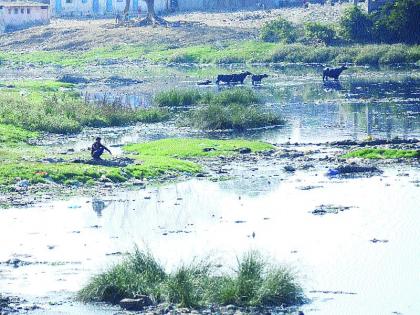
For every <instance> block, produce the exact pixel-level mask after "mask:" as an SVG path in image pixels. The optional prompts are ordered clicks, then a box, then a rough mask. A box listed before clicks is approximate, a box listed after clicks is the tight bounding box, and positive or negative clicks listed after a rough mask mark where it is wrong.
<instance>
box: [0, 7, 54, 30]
mask: <svg viewBox="0 0 420 315" xmlns="http://www.w3.org/2000/svg"><path fill="white" fill-rule="evenodd" d="M1 6H2V9H0V31H4V30H5V29H6V28H23V27H25V26H30V25H35V24H48V23H49V21H50V14H49V10H48V6H43V7H41V6H6V5H2V4H0V7H1Z"/></svg>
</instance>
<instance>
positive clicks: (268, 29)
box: [260, 18, 298, 43]
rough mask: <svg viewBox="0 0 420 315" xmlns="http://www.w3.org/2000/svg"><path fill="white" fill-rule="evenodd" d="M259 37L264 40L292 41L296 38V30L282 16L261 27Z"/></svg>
mask: <svg viewBox="0 0 420 315" xmlns="http://www.w3.org/2000/svg"><path fill="white" fill-rule="evenodd" d="M260 37H261V39H262V40H263V41H265V42H283V43H293V42H294V41H296V39H297V38H298V30H297V28H296V26H294V25H293V24H292V23H291V22H289V21H287V20H286V19H284V18H279V19H277V20H275V21H271V22H267V23H266V24H265V25H264V26H263V27H262V29H261V32H260Z"/></svg>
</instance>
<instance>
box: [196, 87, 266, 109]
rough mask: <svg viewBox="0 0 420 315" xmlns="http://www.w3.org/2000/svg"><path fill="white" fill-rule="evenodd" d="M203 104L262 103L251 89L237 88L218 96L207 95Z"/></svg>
mask: <svg viewBox="0 0 420 315" xmlns="http://www.w3.org/2000/svg"><path fill="white" fill-rule="evenodd" d="M203 102H207V103H211V104H217V105H229V104H239V105H251V104H256V103H260V102H261V100H260V98H259V97H258V95H257V94H256V93H255V92H254V91H253V90H252V89H250V88H235V89H228V90H224V91H222V92H220V93H217V94H207V95H206V96H205V97H204V98H203Z"/></svg>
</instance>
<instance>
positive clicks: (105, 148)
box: [102, 145, 112, 155]
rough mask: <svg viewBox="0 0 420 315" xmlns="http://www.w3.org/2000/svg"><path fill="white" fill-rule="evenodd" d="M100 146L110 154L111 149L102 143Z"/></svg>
mask: <svg viewBox="0 0 420 315" xmlns="http://www.w3.org/2000/svg"><path fill="white" fill-rule="evenodd" d="M102 147H103V148H104V150H106V151H108V153H109V154H111V155H112V153H111V151H110V150H109V149H108V148H107V147H106V146H104V145H102Z"/></svg>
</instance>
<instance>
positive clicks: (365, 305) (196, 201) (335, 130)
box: [0, 66, 420, 315]
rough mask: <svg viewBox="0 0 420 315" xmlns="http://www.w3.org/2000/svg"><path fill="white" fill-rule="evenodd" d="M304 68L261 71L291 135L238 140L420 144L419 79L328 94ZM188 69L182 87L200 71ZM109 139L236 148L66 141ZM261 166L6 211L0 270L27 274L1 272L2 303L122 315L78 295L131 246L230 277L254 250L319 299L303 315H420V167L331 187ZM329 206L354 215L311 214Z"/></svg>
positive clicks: (87, 135) (0, 224)
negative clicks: (7, 299)
mask: <svg viewBox="0 0 420 315" xmlns="http://www.w3.org/2000/svg"><path fill="white" fill-rule="evenodd" d="M302 67H303V66H299V67H297V68H296V69H292V70H290V69H285V68H284V67H280V66H278V67H274V68H272V67H271V68H256V70H257V71H259V72H263V71H267V72H269V73H270V74H271V77H270V78H269V79H268V80H267V81H266V82H267V83H266V84H265V85H264V86H262V87H260V88H259V89H260V91H261V93H262V94H263V95H265V97H266V100H267V106H270V107H271V108H273V110H276V111H278V112H279V113H281V114H282V115H283V116H284V117H285V118H286V119H287V124H286V125H285V126H284V127H281V128H274V129H266V130H254V131H249V132H247V133H244V134H241V135H239V136H242V137H249V138H255V139H262V140H266V141H270V142H273V143H284V142H288V141H290V142H299V143H309V142H316V143H319V142H326V141H333V140H343V139H364V138H366V137H367V136H374V137H381V138H388V139H390V138H393V137H396V136H398V137H403V138H411V137H420V101H419V99H420V84H419V83H420V80H419V77H418V71H417V70H416V69H412V68H410V69H405V68H402V69H394V70H390V71H389V72H386V71H379V70H375V69H373V70H372V69H356V70H353V72H350V73H349V74H348V75H347V76H343V78H342V81H341V84H334V83H331V84H327V85H323V84H322V82H320V80H319V78H318V72H317V71H318V69H317V68H314V67H306V68H307V69H306V68H305V69H303V70H302ZM181 70H182V69H181ZM181 70H179V71H181ZM182 71H184V70H182ZM182 71H181V75H180V76H183V77H182V78H184V79H185V76H186V74H185V73H188V71H190V70H188V71H186V70H185V71H184V72H182ZM254 72H255V70H254ZM181 81H182V82H184V83H183V84H185V85H186V86H190V85H191V84H192V83H193V80H190V81H188V80H181ZM185 82H186V83H185ZM136 88H139V89H141V87H133V88H132V89H133V90H134V89H136ZM88 89H90V87H88ZM92 89H93V88H92ZM207 89H216V87H213V86H211V87H208V88H207ZM114 90H115V91H116V92H115V93H117V92H121V93H122V91H121V90H119V89H118V88H115V89H114ZM85 92H86V91H85ZM87 92H89V91H87ZM129 92H130V91H124V93H129ZM124 95H126V94H124ZM142 102H143V99H142ZM133 105H134V106H139V104H133ZM146 105H147V104H146ZM98 133H99V134H103V135H105V139H106V141H108V143H111V144H113V145H114V146H115V147H114V149H115V150H117V151H118V148H117V147H118V146H119V145H121V144H123V143H128V142H136V141H145V140H150V139H157V138H164V137H172V136H191V135H192V136H213V137H232V136H237V134H235V135H234V134H231V133H224V134H219V133H216V134H210V135H209V134H203V133H199V132H195V131H191V130H188V129H179V128H174V126H171V125H170V124H169V125H168V124H157V125H154V126H147V125H138V126H135V127H128V128H118V129H104V130H101V131H99V130H87V131H86V132H84V133H82V134H81V135H78V136H76V137H74V138H70V139H68V138H64V139H63V138H60V141H62V142H63V141H64V142H65V143H68V146H72V147H76V148H79V149H83V148H85V147H86V146H87V145H88V144H90V141H91V138H92V137H93V135H94V134H98ZM107 136H108V138H107ZM57 141H58V140H57ZM52 143H54V141H52ZM308 146H309V145H308ZM325 150H328V148H326V149H325ZM258 168H259V169H258V170H256V171H250V170H245V169H241V168H240V166H239V168H238V170H237V171H236V176H235V178H234V179H231V180H228V181H222V182H211V181H208V180H205V179H204V180H199V179H191V180H188V181H185V182H180V183H173V184H168V185H164V186H160V187H148V188H147V189H144V190H135V191H128V192H116V193H114V194H112V195H109V196H104V197H102V198H101V199H95V198H85V197H84V198H80V197H74V198H72V199H70V200H64V201H54V200H52V201H51V202H50V203H48V204H43V205H38V206H36V207H33V208H23V209H3V210H1V211H0V244H1V248H0V262H6V261H7V260H9V259H11V258H18V259H20V260H21V261H22V262H23V265H22V266H19V267H16V268H15V267H14V266H12V265H10V264H5V263H2V264H0V291H1V292H3V293H5V294H6V295H9V294H10V295H18V296H22V297H25V298H27V299H28V301H34V302H35V303H37V304H38V305H41V307H42V308H41V309H40V310H36V311H34V314H35V313H37V314H38V313H40V314H113V313H115V312H116V311H117V309H116V308H113V307H110V306H106V305H105V306H103V305H100V306H98V305H94V306H92V305H82V304H79V303H77V302H74V301H73V296H74V293H75V292H77V290H79V289H80V288H81V286H82V285H83V284H84V283H86V281H87V279H88V278H89V277H90V276H91V275H92V274H94V273H97V272H100V271H101V270H103V269H105V268H106V267H107V266H109V265H110V264H112V263H114V262H117V261H119V260H121V259H122V256H123V255H124V253H125V252H127V251H130V250H132V249H133V247H134V245H138V246H140V247H141V248H143V247H148V248H150V249H151V250H152V252H153V253H154V254H155V255H156V256H157V257H158V258H159V259H160V260H161V262H162V263H163V264H164V265H165V266H166V267H167V268H168V270H170V269H171V268H173V267H174V266H176V265H179V263H180V262H189V261H191V260H192V259H193V258H194V257H203V256H206V255H208V256H209V257H212V259H214V260H215V261H217V262H221V263H222V264H223V265H225V266H229V265H232V264H234V262H235V259H236V257H237V256H239V255H241V254H242V253H244V252H245V251H248V250H250V249H257V250H259V251H261V252H262V253H263V254H264V255H267V256H269V257H272V258H273V260H277V261H279V262H281V263H284V264H287V265H290V266H292V267H293V268H294V269H295V270H296V272H297V273H298V275H299V278H300V281H301V283H302V285H303V286H304V288H305V293H306V295H307V296H308V298H309V299H310V300H311V302H310V303H308V304H307V305H305V306H304V307H303V308H302V310H303V311H304V312H305V314H361V315H364V314H366V315H368V314H369V315H372V314H373V315H376V314H377V315H382V314H405V315H406V314H413V315H415V314H420V300H419V299H418V296H419V295H420V270H419V266H420V248H419V239H420V230H419V229H418V222H420V212H419V209H420V208H419V206H418V205H419V204H420V193H419V192H420V185H419V182H420V170H419V169H417V168H413V167H408V166H389V167H386V168H385V169H384V174H383V175H380V176H373V177H370V178H352V179H330V178H328V177H326V176H325V175H324V174H325V171H326V170H325V169H323V168H322V167H320V166H317V165H315V168H313V169H310V170H306V171H303V170H302V171H297V172H296V173H294V174H290V173H286V172H285V171H283V170H282V169H281V168H279V167H278V166H277V165H270V164H263V165H258ZM307 186H313V187H314V188H313V189H303V188H304V187H307ZM325 204H327V205H334V206H345V207H350V208H349V209H347V210H345V211H342V212H341V211H340V212H339V213H337V214H326V215H322V216H319V215H314V214H312V211H313V210H315V209H316V208H318V207H319V206H320V205H325ZM252 233H255V238H253V237H251V235H252ZM375 239H376V240H379V241H377V242H373V241H372V240H375Z"/></svg>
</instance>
